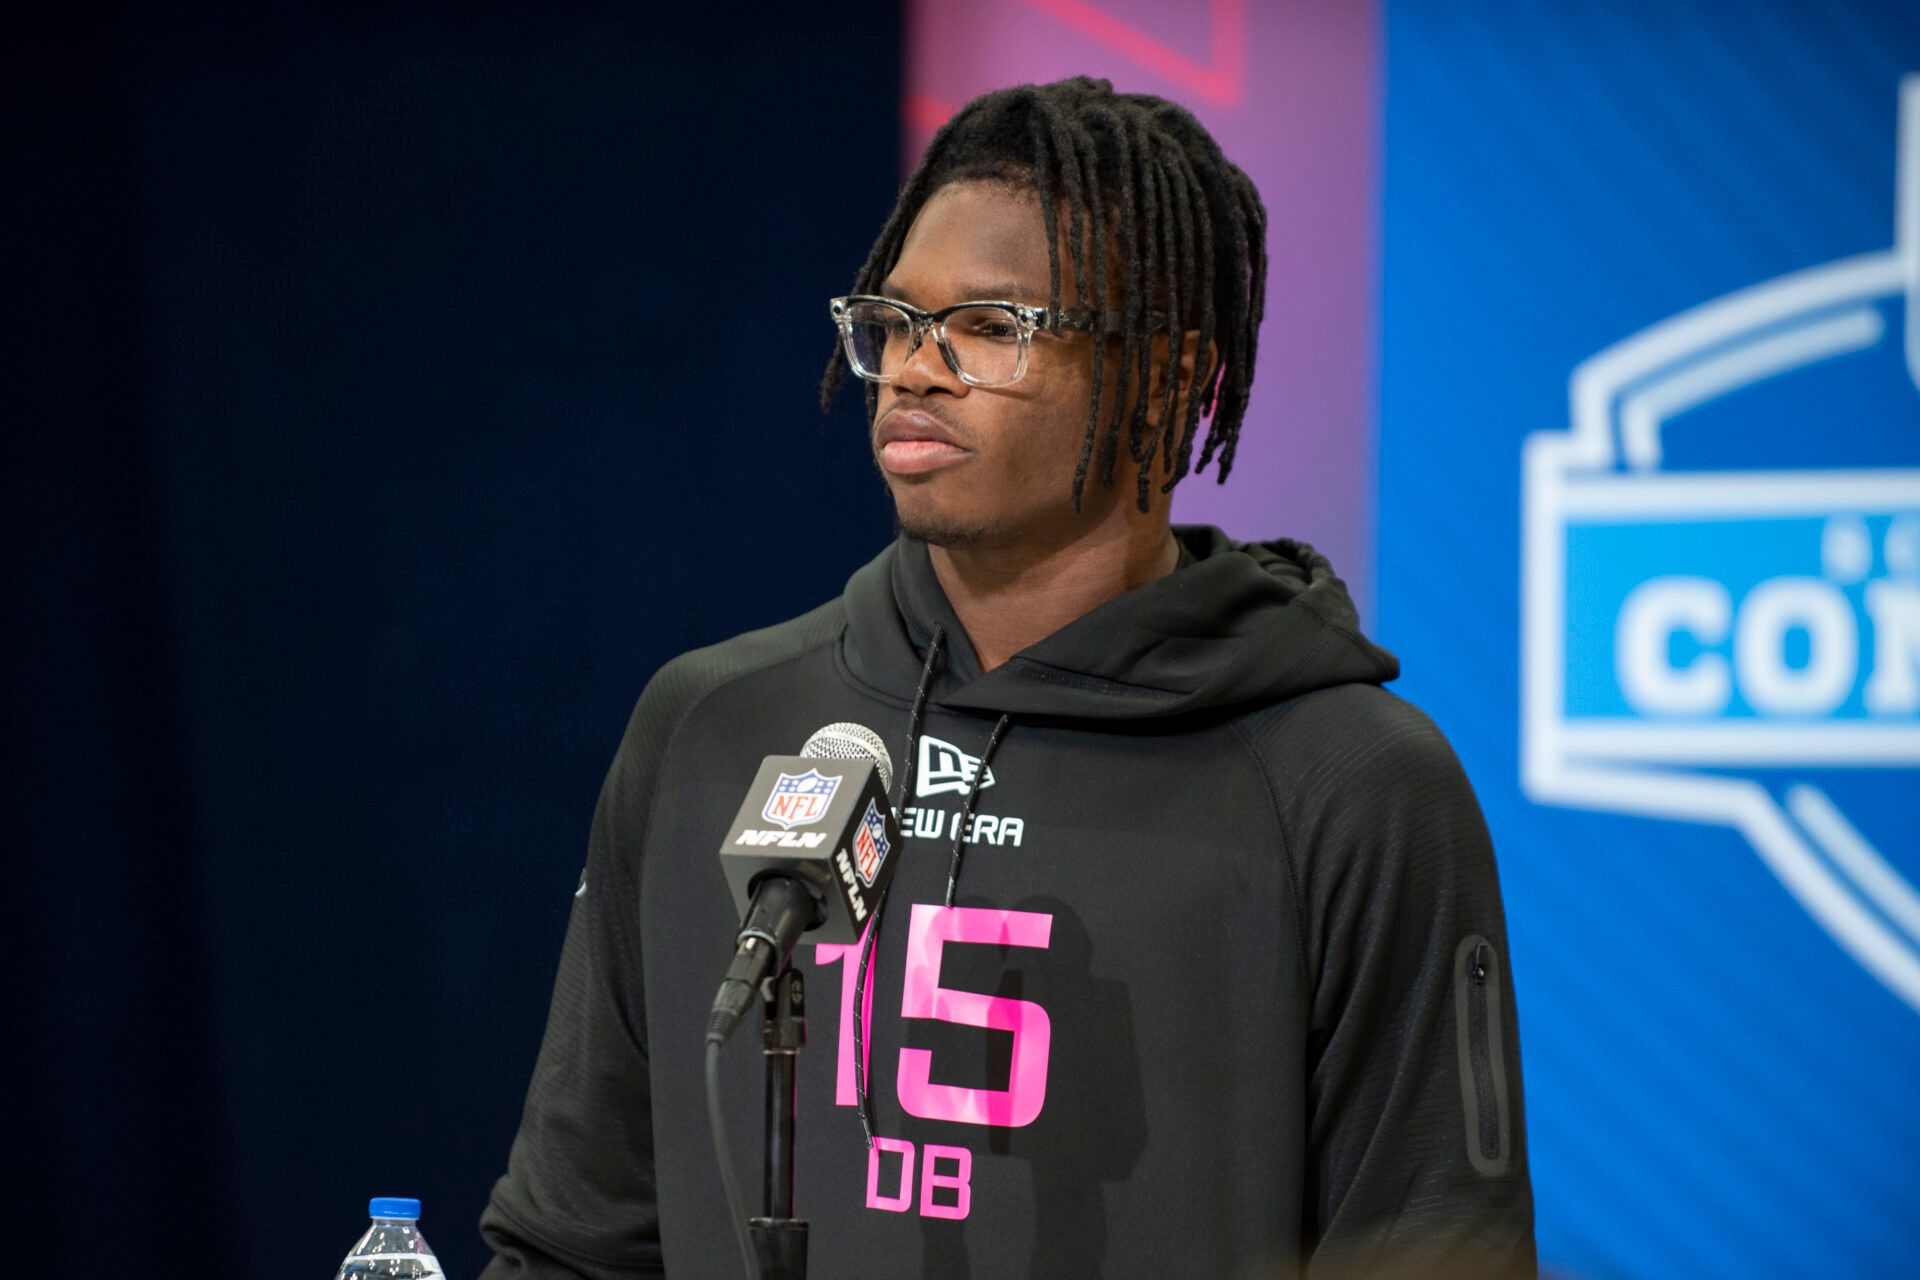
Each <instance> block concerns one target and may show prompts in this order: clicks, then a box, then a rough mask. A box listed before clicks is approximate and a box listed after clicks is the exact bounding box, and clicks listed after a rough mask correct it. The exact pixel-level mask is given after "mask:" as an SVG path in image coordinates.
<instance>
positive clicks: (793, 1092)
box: [747, 963, 807, 1280]
mask: <svg viewBox="0 0 1920 1280" xmlns="http://www.w3.org/2000/svg"><path fill="white" fill-rule="evenodd" d="M762 993H763V995H764V996H765V1000H764V1001H763V1002H762V1004H761V1013H762V1015H763V1019H764V1020H763V1022H762V1024H761V1030H760V1051H761V1053H762V1054H763V1055H765V1057H766V1060H767V1135H766V1138H767V1140H766V1165H767V1172H766V1209H767V1211H766V1214H765V1216H764V1217H759V1218H749V1219H748V1220H747V1226H748V1227H749V1229H750V1233H751V1235H752V1238H753V1251H754V1254H755V1256H756V1258H757V1260H758V1261H759V1263H760V1275H761V1277H762V1280H806V1277H807V1220H806V1219H805V1218H796V1217H794V1216H793V1151H794V1134H793V1122H794V1114H795V1111H796V1110H797V1107H796V1105H795V1104H796V1102H797V1100H798V1088H799V1066H800V1050H802V1049H804V1048H805V1047H806V1044H807V1005H806V987H805V984H804V983H803V982H802V981H801V980H800V971H799V970H798V969H795V968H794V967H793V966H792V964H791V963H788V964H783V965H782V966H781V969H780V972H778V973H776V974H775V975H774V976H773V977H771V978H769V979H768V980H767V983H766V986H765V987H763V988H762Z"/></svg>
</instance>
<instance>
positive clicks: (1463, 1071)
mask: <svg viewBox="0 0 1920 1280" xmlns="http://www.w3.org/2000/svg"><path fill="white" fill-rule="evenodd" d="M1500 991H1501V984H1500V953H1499V952H1497V951H1495V950H1494V948H1493V944H1492V943H1491V942H1488V941H1487V940H1486V939H1485V938H1483V937H1481V936H1480V935H1479V934H1477V933H1476V934H1470V935H1468V936H1467V937H1466V938H1464V939H1462V940H1461V942H1460V946H1459V947H1458V948H1457V949H1456V950H1455V951H1454V953H1453V1011H1454V1025H1455V1030H1456V1034H1457V1036H1458V1042H1459V1059H1460V1100H1461V1102H1462V1103H1463V1104H1464V1106H1465V1110H1466V1122H1467V1125H1466V1129H1467V1132H1466V1138H1467V1155H1468V1157H1469V1158H1470V1159H1471V1160H1472V1161H1473V1167H1474V1168H1475V1169H1477V1170H1478V1171H1479V1172H1480V1173H1482V1174H1483V1175H1485V1176H1487V1177H1494V1176H1497V1175H1499V1174H1502V1173H1505V1172H1506V1170H1507V1161H1508V1158H1509V1155H1510V1147H1511V1143H1510V1141H1509V1137H1508V1121H1507V1072H1506V1055H1505V1054H1504V1053H1503V1052H1502V1051H1501V1050H1502V1046H1503V1045H1504V1043H1505V1038H1504V1036H1503V1035H1502V1034H1501V1016H1500Z"/></svg>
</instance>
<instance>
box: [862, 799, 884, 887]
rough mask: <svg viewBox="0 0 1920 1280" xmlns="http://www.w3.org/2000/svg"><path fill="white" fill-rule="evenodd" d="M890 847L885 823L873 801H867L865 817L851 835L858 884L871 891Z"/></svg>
mask: <svg viewBox="0 0 1920 1280" xmlns="http://www.w3.org/2000/svg"><path fill="white" fill-rule="evenodd" d="M891 848H892V846H891V845H890V844H888V842H887V823H886V820H885V819H884V818H882V817H881V816H880V809H879V807H878V806H877V805H875V804H874V802H873V801H871V800H869V801H867V812H866V816H864V817H862V818H861V819H860V829H859V830H858V831H856V832H854V834H853V861H854V864H855V867H856V869H857V870H858V871H859V872H860V883H861V884H863V885H865V886H866V887H867V888H869V889H871V888H872V887H873V878H874V877H875V876H877V875H879V874H880V864H881V863H883V862H885V861H886V860H887V853H888V852H889V851H890V850H891Z"/></svg>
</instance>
